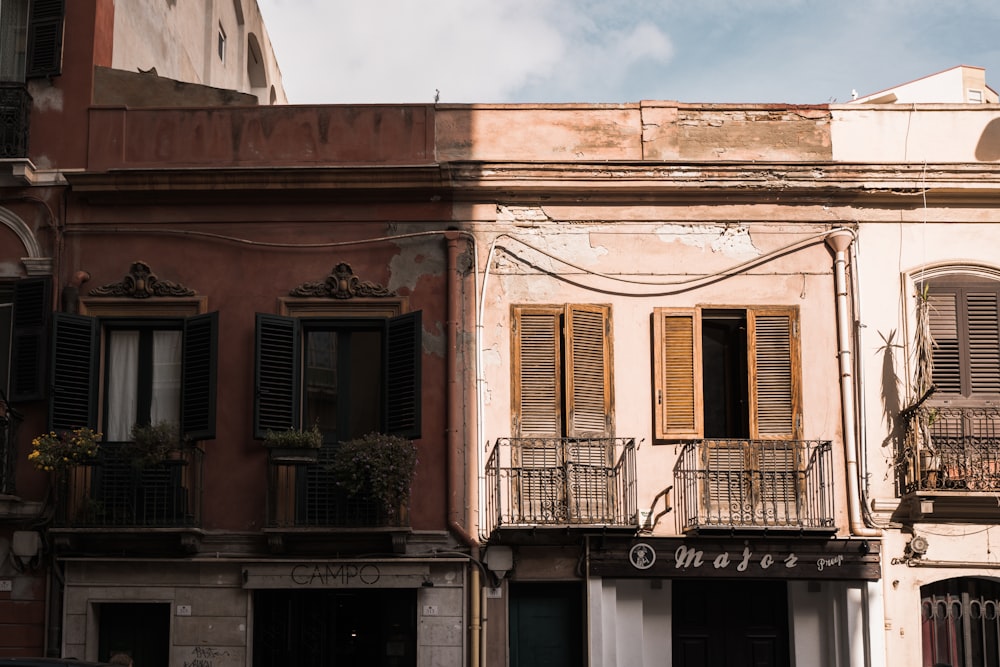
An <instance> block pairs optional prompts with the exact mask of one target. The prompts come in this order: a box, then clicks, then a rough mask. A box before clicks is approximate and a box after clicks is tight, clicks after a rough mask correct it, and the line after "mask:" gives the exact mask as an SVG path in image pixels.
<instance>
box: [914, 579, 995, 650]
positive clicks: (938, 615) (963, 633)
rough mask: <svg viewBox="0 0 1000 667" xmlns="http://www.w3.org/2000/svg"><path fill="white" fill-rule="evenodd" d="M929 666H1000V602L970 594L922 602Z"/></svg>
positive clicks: (922, 618) (923, 600) (924, 637)
mask: <svg viewBox="0 0 1000 667" xmlns="http://www.w3.org/2000/svg"><path fill="white" fill-rule="evenodd" d="M920 619H921V625H922V626H923V628H922V630H923V631H922V636H923V647H924V664H925V665H931V664H933V665H955V666H956V667H958V666H959V665H963V666H964V665H968V666H970V667H971V666H973V665H975V666H976V667H998V666H1000V600H997V599H996V598H995V597H986V596H974V595H970V594H969V593H965V592H963V593H958V594H955V595H950V594H949V595H932V596H928V597H925V598H923V599H921V600H920Z"/></svg>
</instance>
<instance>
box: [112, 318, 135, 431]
mask: <svg viewBox="0 0 1000 667" xmlns="http://www.w3.org/2000/svg"><path fill="white" fill-rule="evenodd" d="M108 371H109V372H108V390H107V394H108V424H107V426H106V427H105V434H104V435H105V436H106V437H107V439H108V440H109V441H111V442H121V441H125V440H128V439H129V437H131V432H132V425H133V424H135V412H136V396H137V395H138V393H139V332H138V331H112V332H111V350H110V359H109V360H108Z"/></svg>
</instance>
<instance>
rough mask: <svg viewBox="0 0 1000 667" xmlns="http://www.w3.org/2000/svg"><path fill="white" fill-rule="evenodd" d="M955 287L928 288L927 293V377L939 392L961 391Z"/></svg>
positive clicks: (954, 392) (960, 360)
mask: <svg viewBox="0 0 1000 667" xmlns="http://www.w3.org/2000/svg"><path fill="white" fill-rule="evenodd" d="M958 299H959V293H958V290H956V289H942V288H936V287H932V288H931V289H930V290H929V291H928V294H927V303H926V308H927V322H928V325H929V329H930V334H931V340H932V341H933V347H932V348H931V356H932V359H933V364H932V370H931V378H932V382H933V384H934V388H935V390H936V392H937V393H939V394H953V395H959V394H961V393H962V353H961V348H960V346H959V336H958V310H959V309H958Z"/></svg>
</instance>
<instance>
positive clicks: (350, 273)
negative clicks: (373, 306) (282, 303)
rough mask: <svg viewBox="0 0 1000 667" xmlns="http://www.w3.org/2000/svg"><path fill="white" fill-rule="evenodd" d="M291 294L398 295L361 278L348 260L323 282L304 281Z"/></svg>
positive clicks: (328, 296) (314, 295) (344, 297)
mask: <svg viewBox="0 0 1000 667" xmlns="http://www.w3.org/2000/svg"><path fill="white" fill-rule="evenodd" d="M288 294H289V295H290V296H299V297H316V296H319V297H327V298H330V299H353V298H355V297H384V296H396V293H395V292H392V291H390V290H388V289H386V288H385V287H383V286H382V285H379V284H378V283H373V282H369V281H365V280H361V279H360V278H358V277H357V276H356V275H354V269H352V268H351V265H350V264H348V263H347V262H341V263H340V264H337V265H336V266H335V267H333V271H331V272H330V275H328V276H327V277H326V279H325V280H323V281H321V282H310V283H302V284H301V285H299V286H298V287H296V288H294V289H292V290H290V291H289V292H288Z"/></svg>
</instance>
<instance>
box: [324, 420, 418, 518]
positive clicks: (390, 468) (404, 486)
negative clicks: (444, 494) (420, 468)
mask: <svg viewBox="0 0 1000 667" xmlns="http://www.w3.org/2000/svg"><path fill="white" fill-rule="evenodd" d="M416 467H417V448H416V447H415V446H414V445H413V442H412V441H411V440H409V439H407V438H404V437H402V436H398V435H385V434H383V433H369V434H368V435H365V436H363V437H361V438H355V439H354V440H348V441H346V442H341V443H340V446H339V447H338V448H337V451H336V452H335V453H334V456H333V461H332V463H331V465H330V468H331V470H332V471H333V473H334V476H335V477H336V480H337V484H338V485H339V486H340V487H341V488H343V489H344V491H346V492H347V493H348V494H350V495H352V496H363V497H365V498H368V499H370V500H373V501H375V502H377V503H379V504H380V505H382V507H383V508H384V509H385V512H386V514H387V516H388V518H389V519H390V522H391V520H392V519H393V518H396V519H397V520H401V519H402V518H403V516H404V515H405V512H406V508H407V506H408V504H409V500H410V485H411V484H412V483H413V475H414V473H415V472H416Z"/></svg>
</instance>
